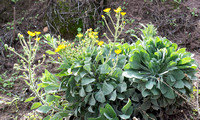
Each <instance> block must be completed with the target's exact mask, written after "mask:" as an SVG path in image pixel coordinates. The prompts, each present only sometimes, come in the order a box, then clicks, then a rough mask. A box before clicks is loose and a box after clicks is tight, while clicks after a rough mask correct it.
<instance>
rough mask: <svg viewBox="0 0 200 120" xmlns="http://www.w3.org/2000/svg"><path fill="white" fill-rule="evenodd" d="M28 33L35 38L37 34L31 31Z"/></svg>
mask: <svg viewBox="0 0 200 120" xmlns="http://www.w3.org/2000/svg"><path fill="white" fill-rule="evenodd" d="M27 33H28V34H29V35H30V36H32V37H33V36H35V33H33V32H31V31H28V32H27Z"/></svg>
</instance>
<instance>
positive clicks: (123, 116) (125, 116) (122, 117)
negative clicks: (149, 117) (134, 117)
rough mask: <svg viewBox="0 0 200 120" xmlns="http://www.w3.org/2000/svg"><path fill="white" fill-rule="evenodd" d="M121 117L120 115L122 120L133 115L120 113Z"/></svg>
mask: <svg viewBox="0 0 200 120" xmlns="http://www.w3.org/2000/svg"><path fill="white" fill-rule="evenodd" d="M119 117H120V118H121V119H122V120H127V119H129V118H130V117H131V116H130V115H125V114H122V115H119Z"/></svg>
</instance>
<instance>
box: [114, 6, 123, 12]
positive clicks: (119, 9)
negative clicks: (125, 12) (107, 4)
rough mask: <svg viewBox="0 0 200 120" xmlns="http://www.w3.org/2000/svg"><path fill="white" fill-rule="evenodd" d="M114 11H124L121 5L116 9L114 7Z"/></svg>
mask: <svg viewBox="0 0 200 120" xmlns="http://www.w3.org/2000/svg"><path fill="white" fill-rule="evenodd" d="M114 11H115V12H116V13H119V12H121V11H122V9H121V7H118V8H117V9H116V10H115V9H114Z"/></svg>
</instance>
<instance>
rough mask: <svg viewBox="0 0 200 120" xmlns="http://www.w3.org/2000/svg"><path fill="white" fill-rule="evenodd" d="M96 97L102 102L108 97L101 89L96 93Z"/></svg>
mask: <svg viewBox="0 0 200 120" xmlns="http://www.w3.org/2000/svg"><path fill="white" fill-rule="evenodd" d="M95 99H96V100H97V101H98V102H100V103H104V102H106V99H105V97H104V94H103V92H102V91H101V90H99V91H98V92H97V93H96V94H95Z"/></svg>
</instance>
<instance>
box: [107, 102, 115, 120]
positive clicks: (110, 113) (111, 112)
mask: <svg viewBox="0 0 200 120" xmlns="http://www.w3.org/2000/svg"><path fill="white" fill-rule="evenodd" d="M105 110H106V111H105V113H104V115H105V117H106V118H107V119H109V120H110V119H113V118H116V117H117V114H116V113H115V111H114V109H113V108H112V106H110V105H109V104H106V106H105Z"/></svg>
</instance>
